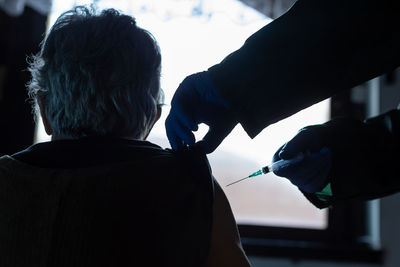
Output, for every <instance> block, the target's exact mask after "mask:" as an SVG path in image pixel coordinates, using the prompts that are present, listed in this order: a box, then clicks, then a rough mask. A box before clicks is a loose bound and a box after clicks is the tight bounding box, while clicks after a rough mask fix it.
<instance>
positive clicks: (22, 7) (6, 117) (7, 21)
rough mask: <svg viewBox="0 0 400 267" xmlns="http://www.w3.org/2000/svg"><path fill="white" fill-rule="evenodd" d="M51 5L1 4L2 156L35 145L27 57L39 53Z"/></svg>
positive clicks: (0, 91)
mask: <svg viewBox="0 0 400 267" xmlns="http://www.w3.org/2000/svg"><path fill="white" fill-rule="evenodd" d="M50 8H51V1H50V0H45V1H43V0H42V1H21V0H15V1H2V2H1V3H0V25H1V37H0V155H3V154H11V153H15V152H17V151H19V150H21V149H23V148H25V147H27V146H29V145H31V144H32V143H33V139H34V133H35V124H34V121H33V120H32V112H31V108H30V104H29V102H27V98H28V94H27V90H26V83H27V82H28V81H29V72H27V71H26V69H27V67H28V64H27V61H26V59H27V57H28V56H30V55H31V54H35V53H37V52H38V51H39V49H40V47H39V44H40V42H41V40H42V39H43V37H44V34H45V31H46V23H47V17H48V13H49V12H50Z"/></svg>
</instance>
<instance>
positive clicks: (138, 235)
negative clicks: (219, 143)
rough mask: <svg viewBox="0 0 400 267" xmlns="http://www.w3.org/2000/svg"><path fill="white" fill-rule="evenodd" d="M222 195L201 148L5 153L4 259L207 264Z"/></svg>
mask: <svg viewBox="0 0 400 267" xmlns="http://www.w3.org/2000/svg"><path fill="white" fill-rule="evenodd" d="M212 202H213V183H212V176H211V173H210V169H209V165H208V162H207V159H206V156H205V155H204V154H202V153H199V152H197V151H190V150H188V151H184V152H180V153H176V152H172V151H169V150H165V149H161V148H160V147H158V146H156V145H154V144H151V143H149V142H146V141H130V140H122V139H112V138H84V139H80V140H68V141H66V140H63V141H52V142H47V143H39V144H36V145H33V146H31V147H29V148H28V149H27V150H24V151H21V152H19V153H17V154H14V155H12V156H3V157H1V158H0V266H2V267H8V266H16V267H24V266H30V267H32V266H57V267H63V266H74V267H75V266H76V267H78V266H85V267H88V266H96V267H97V266H98V267H100V266H190V267H192V266H203V265H204V262H205V259H206V258H207V255H208V251H209V246H210V235H211V224H212Z"/></svg>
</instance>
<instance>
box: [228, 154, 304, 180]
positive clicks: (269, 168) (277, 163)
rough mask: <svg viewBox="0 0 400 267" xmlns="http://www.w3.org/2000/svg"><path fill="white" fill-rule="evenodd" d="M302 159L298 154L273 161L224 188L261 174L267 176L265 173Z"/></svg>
mask: <svg viewBox="0 0 400 267" xmlns="http://www.w3.org/2000/svg"><path fill="white" fill-rule="evenodd" d="M303 158H304V154H303V153H299V154H297V155H296V156H295V157H294V158H291V159H281V160H278V161H275V162H273V163H271V164H269V165H267V166H265V167H262V168H261V170H258V171H256V172H254V173H252V174H250V175H249V176H247V177H244V178H242V179H239V180H237V181H235V182H233V183H230V184H228V185H226V186H230V185H233V184H236V183H238V182H240V181H243V180H246V179H249V178H253V177H255V176H258V175H261V174H267V173H269V172H271V171H272V172H274V171H278V170H279V169H281V168H284V167H286V166H288V165H291V164H294V163H297V162H300V161H301V160H303Z"/></svg>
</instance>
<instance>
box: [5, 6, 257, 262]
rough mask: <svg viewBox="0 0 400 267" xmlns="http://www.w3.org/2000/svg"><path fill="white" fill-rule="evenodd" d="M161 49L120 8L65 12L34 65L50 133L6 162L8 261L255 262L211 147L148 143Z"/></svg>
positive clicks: (38, 102) (35, 93) (38, 105)
mask: <svg viewBox="0 0 400 267" xmlns="http://www.w3.org/2000/svg"><path fill="white" fill-rule="evenodd" d="M160 68H161V54H160V50H159V47H158V44H157V42H156V40H155V39H154V38H153V36H152V35H151V34H150V33H149V32H148V31H146V30H144V29H141V28H139V27H137V26H136V22H135V19H134V18H132V17H131V16H127V15H123V14H120V13H119V12H117V11H116V10H114V9H107V10H104V11H102V12H101V13H96V12H95V10H92V9H88V8H85V7H77V8H75V9H73V10H71V11H68V12H65V13H64V14H62V15H61V16H60V17H59V18H58V20H57V21H56V23H55V24H54V26H52V28H51V30H50V32H49V34H48V36H47V37H46V39H45V42H44V43H43V46H42V50H41V52H40V54H39V55H37V56H36V57H35V58H34V59H33V61H32V63H31V65H30V72H31V74H32V80H31V81H30V83H29V94H30V96H31V98H32V101H33V104H34V108H35V110H36V111H37V112H40V114H41V116H42V118H43V123H44V126H45V130H46V132H47V133H48V134H49V135H52V139H51V141H49V142H43V143H38V144H35V145H32V146H30V147H28V148H27V149H25V150H23V151H20V152H18V153H15V154H13V155H11V156H3V157H1V158H0V185H1V186H0V199H1V201H0V210H1V211H2V212H1V219H0V236H1V238H0V266H4V267H9V266H15V267H24V266H57V267H63V266H74V267H76V266H85V267H90V266H93V267H94V266H96V267H99V266H110V267H111V266H141V265H143V266H191V267H193V266H249V265H250V264H249V262H248V260H247V257H246V255H245V253H244V251H243V249H242V246H241V242H240V238H239V233H238V229H237V225H236V222H235V219H234V217H233V214H232V211H231V208H230V205H229V202H228V200H227V198H226V196H225V194H224V192H223V191H222V189H221V188H220V186H219V185H218V183H217V182H216V181H215V179H214V178H213V176H212V174H211V170H210V167H209V164H208V161H207V158H206V156H205V154H204V152H201V151H199V150H197V149H191V150H186V151H181V152H173V151H172V150H165V149H162V148H161V147H159V146H157V145H155V144H152V143H150V142H148V141H145V139H146V137H147V136H148V134H149V132H150V131H151V129H152V127H153V125H154V123H156V121H157V120H158V118H159V117H160V114H161V105H162V97H161V96H162V91H161V89H160V71H161V70H160Z"/></svg>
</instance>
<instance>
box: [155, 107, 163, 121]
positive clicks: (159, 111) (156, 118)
mask: <svg viewBox="0 0 400 267" xmlns="http://www.w3.org/2000/svg"><path fill="white" fill-rule="evenodd" d="M161 113H162V110H161V106H160V105H157V113H156V117H155V118H154V123H156V122H157V121H158V120H159V119H160V117H161Z"/></svg>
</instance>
